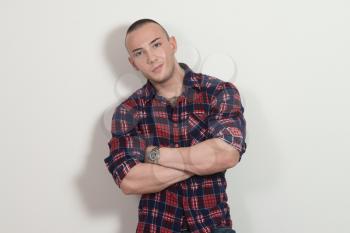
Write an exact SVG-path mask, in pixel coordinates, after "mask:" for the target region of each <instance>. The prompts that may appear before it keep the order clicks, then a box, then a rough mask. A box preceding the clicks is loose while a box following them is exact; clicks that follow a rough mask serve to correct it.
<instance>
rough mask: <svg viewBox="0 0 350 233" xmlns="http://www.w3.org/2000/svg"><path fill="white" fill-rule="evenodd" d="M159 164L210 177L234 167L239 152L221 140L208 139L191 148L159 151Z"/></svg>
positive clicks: (164, 148) (162, 149)
mask: <svg viewBox="0 0 350 233" xmlns="http://www.w3.org/2000/svg"><path fill="white" fill-rule="evenodd" d="M160 154H161V156H160V159H159V164H160V165H162V166H165V167H169V168H175V169H179V170H183V171H188V172H191V173H194V174H196V175H210V174H213V173H217V172H221V171H224V170H226V169H228V168H231V167H233V166H235V165H236V164H237V163H238V161H239V152H238V151H237V150H236V149H234V148H233V147H232V146H231V145H229V144H227V143H226V142H224V141H223V140H221V139H217V138H216V139H209V140H206V141H203V142H201V143H198V144H196V145H194V146H191V147H181V148H166V147H163V148H161V149H160Z"/></svg>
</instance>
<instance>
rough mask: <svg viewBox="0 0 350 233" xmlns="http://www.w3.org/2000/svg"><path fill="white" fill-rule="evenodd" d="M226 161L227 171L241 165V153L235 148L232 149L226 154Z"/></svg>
mask: <svg viewBox="0 0 350 233" xmlns="http://www.w3.org/2000/svg"><path fill="white" fill-rule="evenodd" d="M225 157H226V161H225V164H226V166H227V169H229V168H233V167H234V166H236V165H237V164H238V163H239V157H240V154H239V151H238V150H237V149H235V148H232V149H231V150H230V151H228V152H227V153H226V156H225Z"/></svg>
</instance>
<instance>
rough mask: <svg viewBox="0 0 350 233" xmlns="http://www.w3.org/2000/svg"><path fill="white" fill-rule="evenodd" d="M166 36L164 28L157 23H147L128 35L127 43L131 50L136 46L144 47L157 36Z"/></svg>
mask: <svg viewBox="0 0 350 233" xmlns="http://www.w3.org/2000/svg"><path fill="white" fill-rule="evenodd" d="M158 37H160V38H165V37H166V35H165V32H164V31H163V29H162V28H161V27H160V26H159V25H158V24H155V23H146V24H144V25H142V26H140V27H139V28H137V29H135V30H134V31H132V32H130V33H129V34H127V35H126V38H125V45H126V48H127V49H128V50H129V51H131V50H133V49H136V48H142V47H143V46H146V45H147V44H149V43H150V42H151V41H152V40H154V39H155V38H158Z"/></svg>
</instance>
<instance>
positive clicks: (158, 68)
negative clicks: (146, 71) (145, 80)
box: [152, 64, 163, 72]
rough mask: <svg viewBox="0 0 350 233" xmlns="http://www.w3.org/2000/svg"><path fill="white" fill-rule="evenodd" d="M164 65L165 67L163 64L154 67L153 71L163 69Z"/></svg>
mask: <svg viewBox="0 0 350 233" xmlns="http://www.w3.org/2000/svg"><path fill="white" fill-rule="evenodd" d="M162 67H163V64H161V65H159V66H156V67H155V68H153V69H152V72H158V71H160V70H161V68H162Z"/></svg>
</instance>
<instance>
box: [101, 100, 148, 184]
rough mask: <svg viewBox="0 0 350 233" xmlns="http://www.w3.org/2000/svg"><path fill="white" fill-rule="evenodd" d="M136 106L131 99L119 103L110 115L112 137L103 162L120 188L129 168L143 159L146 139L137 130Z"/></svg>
mask: <svg viewBox="0 0 350 233" xmlns="http://www.w3.org/2000/svg"><path fill="white" fill-rule="evenodd" d="M137 122H138V117H137V106H136V103H135V102H134V101H132V100H126V101H124V102H123V103H122V104H121V105H119V106H118V107H117V108H116V109H115V111H114V114H113V117H112V129H111V133H112V137H111V139H110V140H109V142H108V147H109V155H108V157H106V158H105V159H104V162H105V164H106V166H107V168H108V170H109V172H110V173H111V174H112V176H113V179H114V181H115V183H116V184H117V185H118V187H119V188H120V184H121V181H122V180H123V178H124V177H125V176H126V175H127V174H128V172H129V171H130V169H131V168H132V167H134V166H135V165H137V164H138V163H141V162H143V161H144V151H145V149H146V141H145V140H144V139H143V137H142V136H141V135H140V134H139V133H138V130H137Z"/></svg>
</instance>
